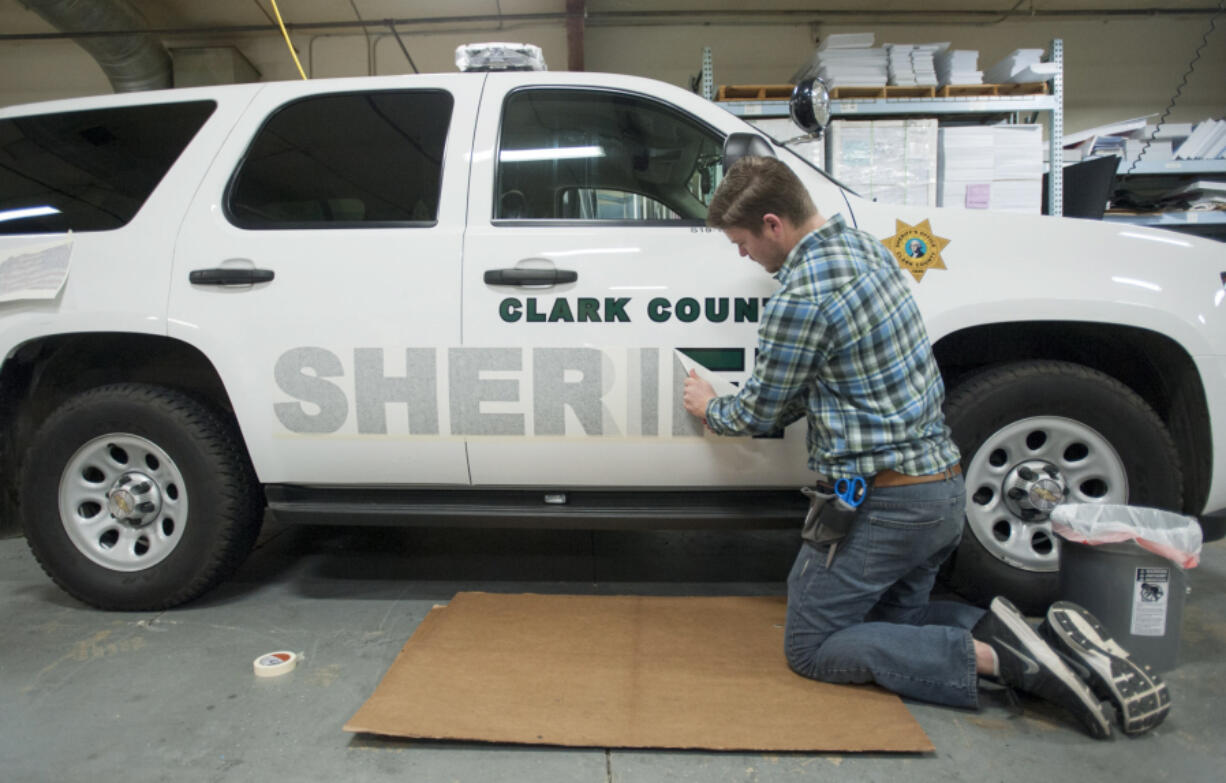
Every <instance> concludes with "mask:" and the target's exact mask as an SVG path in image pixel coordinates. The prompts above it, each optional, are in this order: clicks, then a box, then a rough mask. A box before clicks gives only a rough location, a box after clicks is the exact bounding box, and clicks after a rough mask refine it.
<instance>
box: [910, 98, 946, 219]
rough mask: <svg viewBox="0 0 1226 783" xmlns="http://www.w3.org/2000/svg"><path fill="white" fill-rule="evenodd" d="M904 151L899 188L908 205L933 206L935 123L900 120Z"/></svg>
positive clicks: (935, 190)
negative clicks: (904, 194) (903, 164)
mask: <svg viewBox="0 0 1226 783" xmlns="http://www.w3.org/2000/svg"><path fill="white" fill-rule="evenodd" d="M904 122H905V123H906V128H907V142H906V143H907V152H906V161H905V171H904V174H903V185H904V187H906V191H907V192H906V201H904V202H903V203H905V204H907V205H908V206H936V203H937V142H938V138H937V121H936V118H935V117H934V118H930V119H909V120H904Z"/></svg>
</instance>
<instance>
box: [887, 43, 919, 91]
mask: <svg viewBox="0 0 1226 783" xmlns="http://www.w3.org/2000/svg"><path fill="white" fill-rule="evenodd" d="M914 53H915V45H914V44H886V45H885V54H886V74H887V75H888V76H889V79H890V84H898V85H903V86H914V85H916V84H919V82H918V81H917V80H916V77H915V65H914V63H913V62H912V60H913V56H914Z"/></svg>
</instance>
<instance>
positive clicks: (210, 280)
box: [187, 266, 276, 285]
mask: <svg viewBox="0 0 1226 783" xmlns="http://www.w3.org/2000/svg"><path fill="white" fill-rule="evenodd" d="M275 276H276V273H275V272H273V271H272V270H271V269H250V268H242V267H224V266H221V267H214V268H213V269H193V270H192V271H191V272H190V273H189V274H188V276H187V279H188V280H189V281H190V282H191V284H192V285H255V284H256V283H267V282H268V281H270V280H272V279H273V278H274V277H275Z"/></svg>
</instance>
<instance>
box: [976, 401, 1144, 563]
mask: <svg viewBox="0 0 1226 783" xmlns="http://www.w3.org/2000/svg"><path fill="white" fill-rule="evenodd" d="M965 478H966V519H967V523H968V525H969V526H970V529H971V532H972V533H974V535H975V538H977V539H978V540H979V543H980V544H982V545H983V547H984V549H986V550H987V551H988V552H990V553H991V554H992V556H993V557H995V558H997V559H998V560H1001V561H1003V562H1005V563H1008V564H1009V565H1011V566H1013V567H1015V568H1020V569H1023V570H1025V571H1056V570H1058V569H1059V568H1060V546H1059V540H1058V538H1057V537H1056V536H1055V535H1054V534H1053V533H1052V530H1051V520H1050V518H1049V514H1050V511H1051V508H1052V507H1053V506H1054V505H1055V504H1056V503H1059V502H1063V503H1126V502H1127V500H1128V474H1127V471H1126V470H1125V468H1124V461H1123V460H1122V459H1120V455H1119V453H1118V452H1116V450H1115V448H1114V447H1113V446H1112V445H1111V443H1110V441H1108V440H1107V439H1106V438H1104V437H1103V436H1102V434H1101V433H1099V432H1098V431H1097V430H1095V429H1094V428H1092V427H1090V426H1087V425H1086V424H1085V423H1084V422H1080V421H1075V420H1073V419H1066V418H1063V417H1060V416H1036V417H1033V418H1028V419H1021V420H1019V421H1016V422H1014V423H1012V424H1010V425H1009V426H1007V427H1004V428H1003V429H1001V430H999V431H997V432H996V433H994V434H993V435H992V436H991V437H989V438H988V439H987V440H985V441H984V443H983V445H982V446H980V447H979V450H978V451H976V452H975V455H974V456H973V457H972V458H971V461H970V464H969V466H968V468H967V471H966V477H965ZM1053 496H1054V497H1053Z"/></svg>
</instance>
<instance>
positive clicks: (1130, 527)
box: [1051, 503, 1203, 568]
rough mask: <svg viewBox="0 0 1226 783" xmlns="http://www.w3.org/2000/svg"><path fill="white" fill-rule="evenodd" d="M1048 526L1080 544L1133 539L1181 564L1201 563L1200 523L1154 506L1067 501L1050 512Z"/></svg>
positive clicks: (1192, 564)
mask: <svg viewBox="0 0 1226 783" xmlns="http://www.w3.org/2000/svg"><path fill="white" fill-rule="evenodd" d="M1051 527H1052V530H1054V531H1055V532H1056V534H1057V535H1059V536H1060V537H1061V538H1065V539H1068V540H1069V541H1076V542H1077V543H1079V544H1089V545H1091V546H1094V545H1096V544H1114V543H1118V542H1121V541H1136V542H1137V544H1138V545H1139V546H1141V547H1143V548H1145V549H1148V550H1149V551H1150V552H1153V553H1154V554H1156V555H1161V556H1162V557H1165V558H1166V559H1167V560H1170V561H1171V562H1172V563H1174V564H1175V565H1177V566H1179V567H1180V568H1195V567H1196V566H1197V564H1198V563H1200V548H1201V544H1202V542H1203V534H1202V533H1201V529H1200V523H1199V522H1197V521H1196V520H1195V519H1193V518H1192V517H1185V516H1183V515H1181V514H1173V513H1171V512H1170V511H1162V510H1161V509H1157V508H1143V507H1140V506H1120V505H1111V504H1105V503H1068V504H1065V505H1060V506H1056V507H1055V508H1054V509H1053V510H1052V512H1051Z"/></svg>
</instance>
